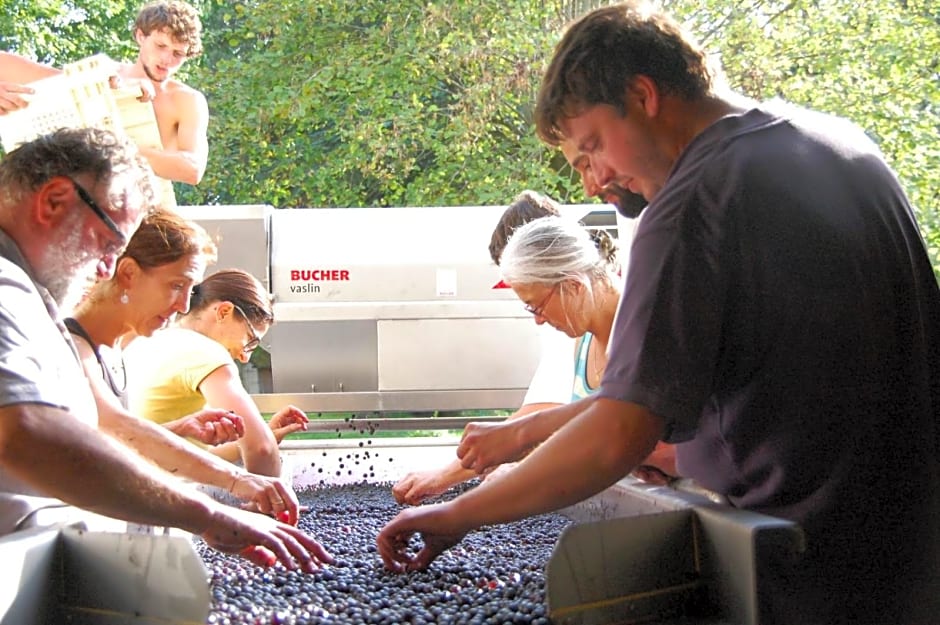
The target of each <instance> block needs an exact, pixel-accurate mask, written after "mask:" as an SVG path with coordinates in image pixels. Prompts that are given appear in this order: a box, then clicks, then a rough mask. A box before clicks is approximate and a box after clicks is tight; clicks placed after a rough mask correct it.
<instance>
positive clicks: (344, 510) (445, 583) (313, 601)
mask: <svg viewBox="0 0 940 625" xmlns="http://www.w3.org/2000/svg"><path fill="white" fill-rule="evenodd" d="M472 486H473V485H472V484H470V485H468V486H464V487H463V488H464V489H465V488H469V487H472ZM298 496H299V497H300V499H301V503H302V504H303V505H308V506H310V509H311V511H310V512H309V513H307V514H306V515H304V516H303V517H301V520H300V523H299V526H300V528H301V529H303V530H304V531H306V532H308V533H309V534H311V535H312V536H313V537H315V538H316V539H317V540H318V541H319V542H320V543H321V544H323V545H324V546H325V547H326V548H327V550H328V551H329V552H330V553H331V554H332V555H333V557H334V558H335V559H336V562H335V563H334V564H333V565H332V566H330V567H327V568H325V569H323V570H321V571H319V572H317V573H314V574H304V573H300V572H297V571H288V570H286V569H284V568H282V567H280V566H278V567H276V568H272V569H260V568H256V567H253V566H252V565H250V564H248V563H246V562H245V561H243V560H241V559H239V558H237V557H234V556H227V555H225V554H222V553H219V552H216V551H214V550H212V549H209V548H208V547H206V545H205V544H204V543H202V542H201V541H199V540H198V539H197V549H198V551H199V552H200V555H201V556H202V557H203V559H204V561H205V563H206V566H207V567H208V568H209V570H210V572H211V582H210V584H211V593H212V603H211V608H210V614H209V619H208V623H210V624H213V625H242V624H245V625H261V624H264V625H277V624H284V625H287V624H290V625H347V624H348V625H369V624H373V625H392V624H394V623H410V624H412V625H427V624H431V623H453V624H455V625H487V624H489V625H495V624H499V625H505V624H507V623H510V624H511V623H530V624H533V625H546V624H548V623H549V622H550V621H549V619H548V616H547V613H546V608H545V578H544V569H545V564H546V563H547V561H548V558H549V556H550V555H551V550H552V547H553V546H554V545H555V543H556V541H557V539H558V536H559V534H560V533H561V530H562V529H564V527H565V526H566V525H567V524H568V523H569V521H568V519H566V518H565V517H563V516H561V515H543V516H539V517H534V518H531V519H526V520H523V521H519V522H516V523H512V524H507V525H500V526H492V527H485V528H482V529H481V530H479V531H477V532H471V533H470V534H468V535H467V536H466V537H465V538H464V540H463V541H462V542H461V543H460V544H459V545H457V546H456V547H454V548H453V549H451V550H449V551H447V552H445V553H444V554H442V555H441V556H439V557H438V559H437V560H435V561H434V563H433V564H432V565H431V567H430V568H429V569H428V570H426V571H421V572H414V573H405V574H395V573H390V572H388V571H386V570H385V569H384V567H383V565H382V560H381V558H380V557H379V555H378V553H377V550H376V544H375V537H376V535H377V534H378V532H379V530H380V529H381V528H382V526H383V525H384V524H385V523H386V522H387V521H388V520H390V519H391V518H392V517H393V516H394V515H395V514H396V513H397V512H398V510H399V509H400V508H399V506H398V504H397V503H396V502H395V500H394V498H393V497H392V494H391V485H390V484H366V483H360V484H352V485H345V486H323V487H317V488H314V489H311V490H309V491H305V492H301V493H298ZM453 496H454V493H451V494H450V495H449V497H453Z"/></svg>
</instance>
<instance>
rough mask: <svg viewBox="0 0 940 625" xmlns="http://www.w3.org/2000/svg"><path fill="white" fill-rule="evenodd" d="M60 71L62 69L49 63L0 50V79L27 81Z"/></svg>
mask: <svg viewBox="0 0 940 625" xmlns="http://www.w3.org/2000/svg"><path fill="white" fill-rule="evenodd" d="M61 73H62V70H59V69H56V68H54V67H51V66H49V65H43V64H42V63H36V62H35V61H31V60H29V59H27V58H25V57H22V56H19V55H17V54H12V53H10V52H0V80H3V81H7V82H13V83H29V82H33V81H35V80H40V79H42V78H48V77H49V76H55V75H57V74H61Z"/></svg>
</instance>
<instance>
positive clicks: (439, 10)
mask: <svg viewBox="0 0 940 625" xmlns="http://www.w3.org/2000/svg"><path fill="white" fill-rule="evenodd" d="M663 2H664V4H665V6H666V8H668V9H669V10H670V11H672V12H673V13H674V14H675V15H677V16H678V17H680V18H681V19H683V20H685V21H686V22H687V23H688V24H689V25H690V26H691V28H692V29H693V31H694V32H696V33H697V34H698V36H699V37H700V39H702V40H703V42H704V43H705V44H706V45H707V46H708V48H709V49H710V50H712V51H714V53H715V54H716V56H717V57H718V58H719V59H720V61H721V63H722V64H723V66H724V67H725V70H726V73H727V75H728V80H729V82H730V84H731V85H732V86H733V87H734V88H735V89H737V90H739V91H741V92H743V93H745V94H747V95H750V96H752V97H755V98H760V99H765V98H770V97H782V98H784V99H787V100H790V101H792V102H795V103H798V104H803V105H806V106H809V107H812V108H815V109H819V110H823V111H827V112H831V113H835V114H837V115H841V116H844V117H847V118H849V119H852V120H854V121H855V122H857V123H858V124H859V125H861V126H862V127H863V128H865V129H866V130H867V131H868V132H869V134H870V135H871V136H872V138H873V139H875V140H876V141H877V142H878V143H879V145H880V146H881V148H882V150H883V151H884V153H885V156H886V158H887V160H888V161H889V162H890V163H891V165H892V166H893V167H894V168H895V170H896V171H897V172H898V174H899V177H900V179H901V181H902V183H903V185H904V187H905V189H906V190H907V191H908V193H909V194H910V196H911V199H912V202H913V204H914V206H915V208H916V210H917V211H918V215H919V219H920V221H921V225H922V228H923V231H924V234H925V237H926V238H927V240H928V244H929V245H930V248H931V253H932V255H933V257H934V261H935V266H937V267H940V212H938V206H937V205H938V200H940V196H938V194H940V173H938V171H940V5H938V3H937V0H866V1H860V0H663ZM194 4H196V5H197V6H200V7H201V9H202V12H203V16H204V20H203V21H204V25H205V30H206V33H205V37H206V53H205V54H204V56H203V57H202V58H201V59H200V60H199V61H198V62H196V63H193V62H190V63H189V64H188V65H187V68H186V69H187V70H188V73H187V75H186V76H185V79H186V80H188V81H189V82H190V84H192V85H193V86H195V87H197V88H199V89H201V90H203V91H204V92H205V93H206V94H207V96H208V98H209V103H210V108H211V113H212V118H211V123H210V142H211V155H210V161H209V170H208V172H207V174H206V177H205V179H204V181H203V182H202V183H201V184H200V185H199V186H198V187H187V186H185V185H180V186H179V188H178V194H177V195H178V197H179V198H180V199H181V201H182V202H184V203H189V204H206V203H210V204H211V203H220V204H241V203H267V204H272V205H274V206H277V207H298V206H359V205H378V206H381V205H445V204H488V203H503V202H506V201H508V199H510V198H511V197H513V196H514V195H515V194H516V192H518V191H519V190H520V189H522V188H524V187H530V188H535V189H539V190H542V191H545V192H547V193H549V194H551V195H554V196H555V197H557V198H559V199H561V200H567V201H581V200H582V199H583V197H582V194H581V192H580V189H579V187H578V184H577V182H576V180H574V179H573V178H572V175H571V171H570V170H569V168H567V166H565V164H564V160H563V159H562V158H560V156H559V155H558V154H557V152H556V151H555V150H553V149H549V148H546V147H545V146H543V145H541V144H540V143H539V141H538V140H537V138H536V137H535V133H534V129H533V126H532V104H533V101H534V97H535V93H536V90H537V88H538V82H539V79H540V75H541V71H542V69H543V67H544V63H545V62H546V60H547V58H548V57H549V55H550V54H551V49H552V47H553V45H554V43H555V42H556V41H557V40H558V38H559V36H560V33H561V31H562V28H563V26H564V23H565V22H566V20H567V19H569V18H570V17H573V16H576V15H578V14H580V13H582V12H583V11H584V10H587V9H589V8H591V6H595V5H597V4H599V2H598V1H597V0H501V1H500V2H485V1H484V2H481V1H476V2H470V1H468V0H450V1H448V2H443V1H441V0H425V1H423V2H419V1H417V0H401V1H400V2H389V1H388V0H355V1H353V0H322V1H321V2H317V3H312V2H307V1H306V0H279V1H277V2H273V1H271V0H241V1H239V0H235V1H234V2H233V1H228V0H200V1H197V2H194ZM137 7H138V4H137V3H129V2H120V1H118V0H90V1H87V2H77V1H75V0H71V1H67V2H65V3H62V2H52V1H50V0H0V14H2V15H4V16H5V17H8V18H9V19H5V20H4V21H3V22H2V23H0V48H3V49H8V50H13V51H18V52H21V53H24V54H26V55H27V56H31V57H33V58H38V59H40V60H45V61H49V62H53V63H56V64H60V63H62V62H65V61H69V60H75V59H76V58H81V57H82V56H87V55H88V54H91V53H94V52H98V51H104V52H107V53H109V54H111V55H112V56H114V57H116V58H128V57H131V56H132V55H133V48H132V47H131V44H132V42H131V38H130V35H129V32H128V29H129V25H130V23H131V21H132V19H133V15H134V13H135V12H136V9H137ZM794 184H799V181H794Z"/></svg>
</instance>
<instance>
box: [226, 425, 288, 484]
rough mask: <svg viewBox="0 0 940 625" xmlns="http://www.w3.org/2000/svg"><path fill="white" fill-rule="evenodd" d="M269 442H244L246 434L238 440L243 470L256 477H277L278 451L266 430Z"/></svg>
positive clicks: (272, 436)
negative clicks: (243, 465)
mask: <svg viewBox="0 0 940 625" xmlns="http://www.w3.org/2000/svg"><path fill="white" fill-rule="evenodd" d="M268 434H269V435H270V441H268V440H262V441H254V440H245V439H247V438H248V436H247V434H246V435H245V436H243V437H242V438H240V439H239V440H238V442H237V443H233V444H236V445H238V446H239V448H240V449H241V457H242V462H244V464H245V469H246V470H247V471H249V472H251V473H257V474H258V475H269V476H272V477H278V476H279V475H280V474H281V455H280V452H279V451H278V447H277V441H275V440H274V435H273V434H271V431H270V430H268Z"/></svg>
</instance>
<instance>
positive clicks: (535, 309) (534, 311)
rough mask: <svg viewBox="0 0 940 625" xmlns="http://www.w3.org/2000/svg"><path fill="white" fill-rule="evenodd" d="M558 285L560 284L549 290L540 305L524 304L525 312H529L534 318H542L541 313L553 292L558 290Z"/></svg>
mask: <svg viewBox="0 0 940 625" xmlns="http://www.w3.org/2000/svg"><path fill="white" fill-rule="evenodd" d="M559 284H561V282H559V283H557V284H555V286H553V287H552V288H551V290H550V291H549V292H548V295H546V296H545V299H543V300H542V303H541V304H539V305H538V306H530V305H528V304H526V307H525V310H526V312H530V313H532V314H533V315H535V316H536V317H543V316H544V315H543V314H542V312H544V310H545V307H546V306H547V305H548V301H549V300H550V299H552V295H554V294H555V290H556V289H557V288H558V285H559Z"/></svg>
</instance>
